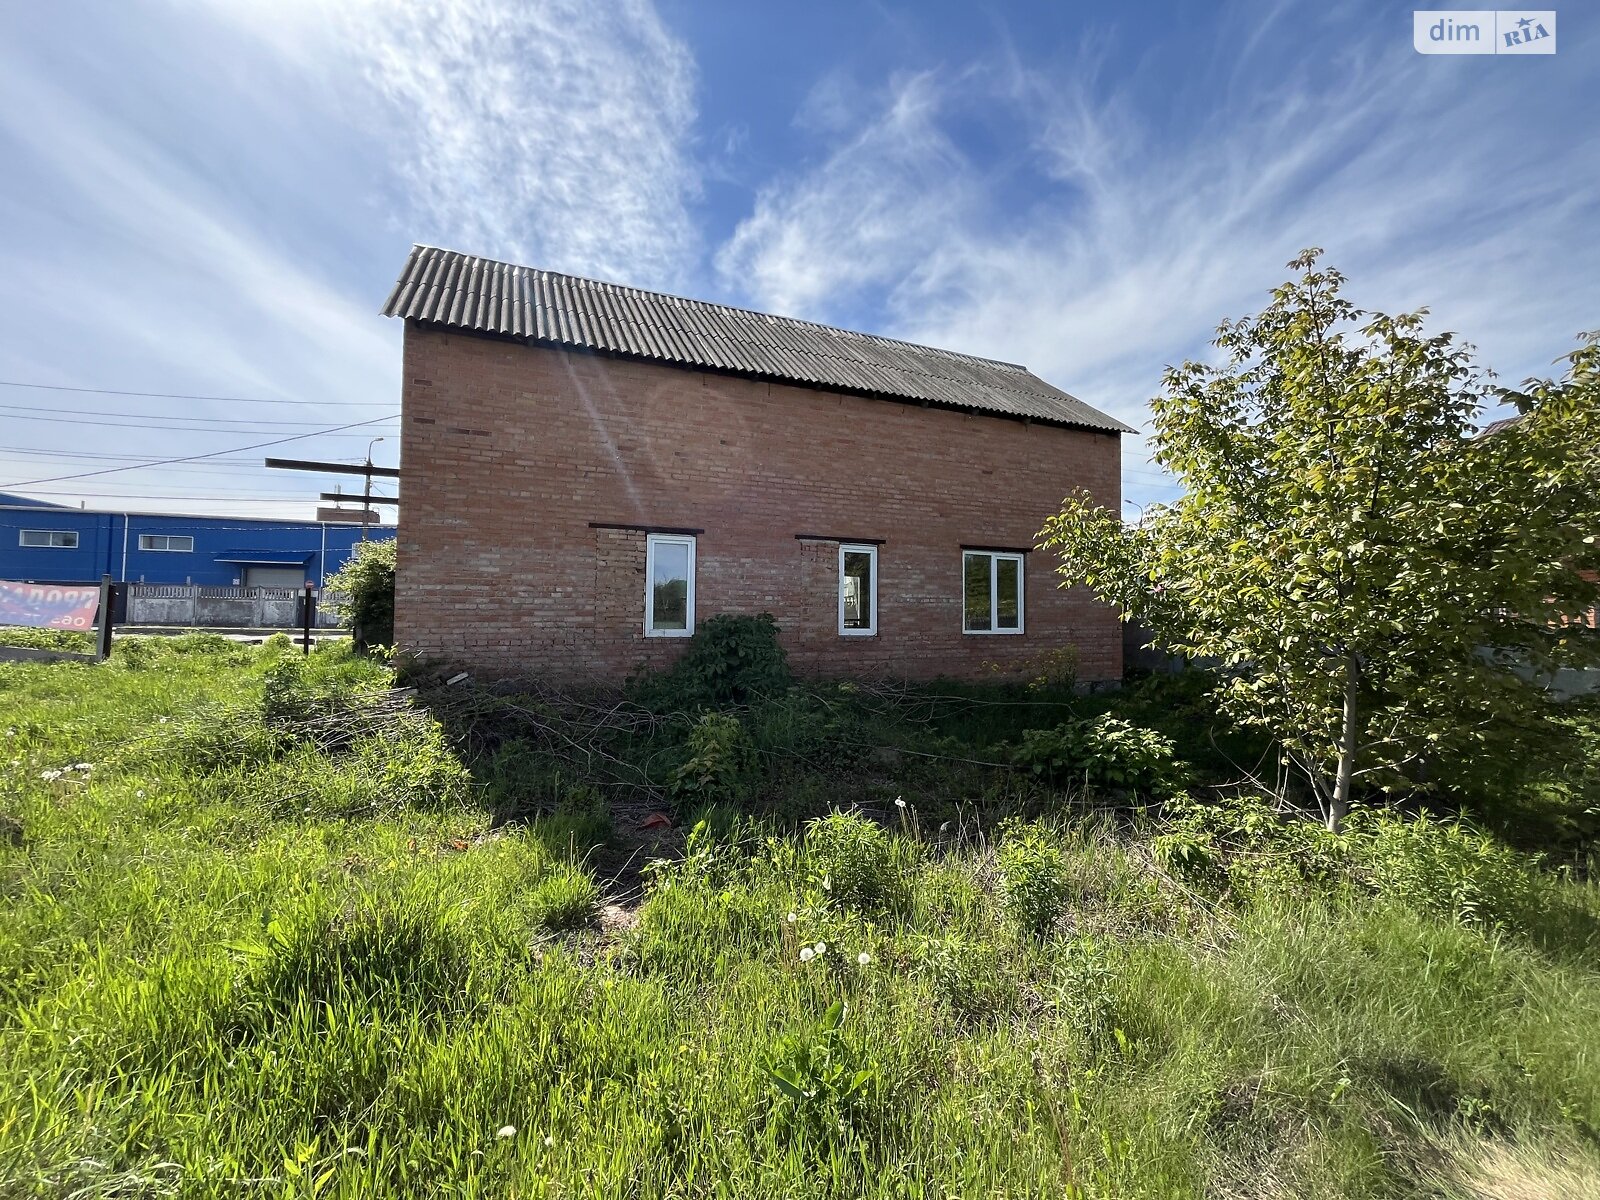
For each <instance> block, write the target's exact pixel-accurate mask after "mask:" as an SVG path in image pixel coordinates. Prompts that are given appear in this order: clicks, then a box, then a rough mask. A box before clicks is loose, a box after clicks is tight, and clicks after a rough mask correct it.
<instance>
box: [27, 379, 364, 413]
mask: <svg viewBox="0 0 1600 1200" xmlns="http://www.w3.org/2000/svg"><path fill="white" fill-rule="evenodd" d="M0 387H14V388H38V389H40V390H41V391H46V392H80V393H83V394H85V395H94V396H141V397H144V398H146V399H150V400H215V401H218V402H219V403H223V404H310V405H313V406H316V407H319V408H334V407H339V408H388V407H389V402H388V401H387V400H258V399H252V398H251V397H249V396H190V395H185V394H183V393H181V392H125V391H118V390H116V389H114V388H89V387H67V386H65V385H64V384H59V383H24V382H23V381H21V380H18V379H0Z"/></svg>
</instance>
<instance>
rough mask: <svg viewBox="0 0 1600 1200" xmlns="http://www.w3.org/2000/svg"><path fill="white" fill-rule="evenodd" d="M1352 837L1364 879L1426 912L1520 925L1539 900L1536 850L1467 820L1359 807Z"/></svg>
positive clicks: (1355, 866) (1354, 865)
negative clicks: (1531, 864) (1522, 848)
mask: <svg viewBox="0 0 1600 1200" xmlns="http://www.w3.org/2000/svg"><path fill="white" fill-rule="evenodd" d="M1349 844H1350V854H1351V870H1352V872H1353V873H1354V874H1355V876H1356V877H1357V878H1358V879H1359V880H1360V881H1362V882H1364V883H1366V884H1367V885H1368V886H1370V887H1371V888H1372V889H1373V890H1374V891H1375V892H1377V893H1378V895H1380V896H1383V897H1386V898H1388V899H1392V900H1398V901H1399V902H1401V903H1402V904H1404V905H1406V906H1407V907H1409V908H1412V909H1415V910H1416V911H1418V912H1427V913H1434V914H1436V915H1438V916H1441V917H1445V918H1448V919H1450V920H1454V921H1460V922H1462V923H1464V924H1481V925H1486V926H1491V927H1495V926H1512V927H1515V926H1517V925H1520V924H1521V922H1522V919H1523V918H1524V917H1525V916H1526V913H1527V910H1528V907H1529V905H1530V904H1531V903H1532V900H1533V895H1534V877H1533V874H1532V873H1531V872H1530V871H1529V869H1528V858H1527V857H1526V856H1525V855H1522V854H1518V853H1517V852H1516V851H1515V850H1512V849H1511V848H1510V847H1508V846H1506V845H1505V844H1504V843H1503V842H1500V841H1498V840H1496V839H1495V838H1493V837H1492V836H1490V835H1489V834H1487V833H1485V832H1483V831H1482V830H1480V829H1476V828H1474V827H1472V826H1471V825H1468V824H1465V823H1464V822H1458V821H1437V820H1434V819H1432V818H1430V817H1427V816H1425V815H1423V816H1417V817H1415V818H1413V819H1411V820H1405V819H1404V818H1402V817H1399V816H1394V815H1388V814H1383V815H1368V814H1365V813H1357V814H1356V816H1355V817H1354V818H1352V820H1351V821H1350V837H1349Z"/></svg>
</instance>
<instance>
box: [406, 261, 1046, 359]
mask: <svg viewBox="0 0 1600 1200" xmlns="http://www.w3.org/2000/svg"><path fill="white" fill-rule="evenodd" d="M412 246H413V248H415V249H418V250H436V251H438V252H439V253H441V254H454V255H459V256H460V257H461V258H464V259H473V260H475V261H477V262H481V263H489V264H492V265H494V266H498V267H509V268H510V269H512V270H514V271H531V272H533V273H535V274H538V275H547V276H554V277H556V278H560V279H566V280H570V281H571V282H573V283H577V284H583V285H586V286H589V287H598V288H613V289H615V290H617V291H619V292H626V293H629V294H631V295H636V296H653V297H656V298H658V299H661V300H670V301H674V302H676V303H679V304H695V305H699V306H701V307H704V308H715V309H721V310H722V311H724V312H732V313H743V314H745V315H746V316H752V317H760V318H761V319H762V320H764V321H782V322H785V323H787V324H790V325H801V326H804V327H805V328H807V329H817V330H821V331H822V332H824V333H838V334H843V335H844V336H845V337H853V338H864V339H866V340H868V341H873V342H880V343H882V344H884V345H886V346H906V347H908V348H910V349H912V350H925V351H932V352H933V353H935V354H943V355H947V356H948V357H950V358H955V359H961V360H963V361H965V362H974V363H982V364H983V365H984V366H988V367H1005V368H1007V369H1009V370H1013V371H1020V372H1022V373H1023V374H1029V373H1030V372H1029V371H1028V368H1027V366H1026V365H1025V364H1023V363H1015V362H1010V361H1008V360H1006V359H1003V358H988V357H986V356H985V355H982V354H968V353H967V352H966V351H963V350H950V349H947V348H946V347H943V346H930V345H928V344H927V343H926V342H913V341H909V340H907V339H905V338H893V337H889V336H887V335H886V334H881V333H865V332H863V331H861V330H859V329H846V328H844V326H842V325H826V324H824V323H823V322H821V321H809V320H807V319H806V318H805V317H791V316H788V315H786V314H784V313H771V312H763V311H762V310H761V309H758V308H745V307H744V306H743V305H739V304H725V303H723V302H722V301H721V300H700V299H697V298H696V297H694V296H680V295H679V294H678V293H676V292H662V291H657V290H656V289H654V288H643V287H639V286H637V285H636V284H631V283H618V282H616V281H615V280H612V279H595V278H592V277H591V276H588V275H574V274H572V272H570V271H556V270H553V269H551V268H550V267H535V266H531V265H529V264H528V263H518V262H512V261H511V260H510V259H507V258H489V257H487V256H486V255H482V254H469V253H467V252H466V251H465V250H451V249H449V248H448V247H446V246H433V245H430V244H428V243H427V242H413V243H412Z"/></svg>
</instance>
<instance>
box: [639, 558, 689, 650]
mask: <svg viewBox="0 0 1600 1200" xmlns="http://www.w3.org/2000/svg"><path fill="white" fill-rule="evenodd" d="M693 632H694V538H693V537H690V536H689V535H687V534H678V533H652V534H648V535H647V536H646V539H645V552H644V635H645V637H688V636H689V635H690V634H692V633H693Z"/></svg>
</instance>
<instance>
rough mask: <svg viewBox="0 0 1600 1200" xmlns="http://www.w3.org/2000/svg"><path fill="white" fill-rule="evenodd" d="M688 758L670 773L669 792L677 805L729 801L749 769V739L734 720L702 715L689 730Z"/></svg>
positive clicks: (725, 715) (717, 714) (714, 714)
mask: <svg viewBox="0 0 1600 1200" xmlns="http://www.w3.org/2000/svg"><path fill="white" fill-rule="evenodd" d="M687 749H688V755H689V756H688V758H687V759H685V760H684V762H683V763H682V764H681V765H680V766H678V767H677V768H676V769H675V770H674V771H673V772H672V781H671V785H670V787H669V789H668V790H669V791H670V792H671V795H672V797H673V799H674V800H676V801H678V802H679V803H683V802H685V801H687V802H691V803H710V802H715V801H719V800H733V799H735V798H736V797H737V795H738V793H739V785H740V783H741V781H742V780H743V779H744V777H745V775H746V773H747V772H748V771H749V769H750V763H751V747H750V739H749V738H748V737H747V736H746V735H745V732H744V727H743V726H742V725H740V724H739V718H738V717H732V716H729V715H727V714H726V713H719V712H708V713H703V714H702V715H701V717H700V719H699V720H698V721H696V722H695V723H694V726H693V728H691V729H690V730H689V742H688V747H687Z"/></svg>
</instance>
